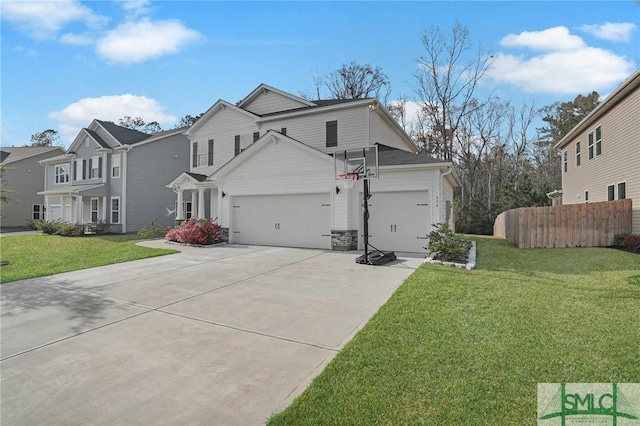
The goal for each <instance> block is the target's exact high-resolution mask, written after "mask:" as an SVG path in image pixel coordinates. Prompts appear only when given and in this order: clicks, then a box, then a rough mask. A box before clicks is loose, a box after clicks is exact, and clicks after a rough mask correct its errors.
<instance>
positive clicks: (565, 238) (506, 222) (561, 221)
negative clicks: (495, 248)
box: [493, 199, 631, 248]
mask: <svg viewBox="0 0 640 426" xmlns="http://www.w3.org/2000/svg"><path fill="white" fill-rule="evenodd" d="M627 233H631V199H625V200H616V201H605V202H602V203H588V204H565V205H561V206H549V207H524V208H520V209H514V210H508V211H506V212H503V213H501V214H499V215H498V217H497V218H496V221H495V222H494V224H493V235H494V236H496V237H502V238H504V239H506V240H508V241H511V242H512V243H513V244H515V245H516V246H517V247H518V248H554V247H597V246H611V245H613V237H614V236H615V235H616V234H627Z"/></svg>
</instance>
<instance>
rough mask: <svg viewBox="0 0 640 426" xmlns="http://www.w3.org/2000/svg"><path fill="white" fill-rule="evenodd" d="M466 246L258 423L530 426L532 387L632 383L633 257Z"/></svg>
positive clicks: (636, 280) (492, 242)
mask: <svg viewBox="0 0 640 426" xmlns="http://www.w3.org/2000/svg"><path fill="white" fill-rule="evenodd" d="M470 238H473V239H475V240H476V241H477V246H478V269H476V270H473V271H465V270H459V269H453V268H448V267H444V266H436V265H430V264H425V265H423V266H422V267H421V268H420V269H419V270H417V271H416V272H415V273H414V274H413V275H412V276H411V277H409V278H408V279H407V281H405V283H404V284H403V285H402V286H401V287H400V288H399V289H398V290H397V291H396V293H395V294H394V295H393V296H392V298H391V299H390V300H389V301H388V302H387V304H385V305H384V306H383V307H382V308H381V310H380V311H379V312H378V313H377V314H376V315H375V316H374V317H373V318H372V320H371V321H370V322H369V323H368V324H367V326H366V327H365V328H364V329H362V330H361V331H360V333H358V335H357V336H356V337H355V338H354V339H353V340H352V341H351V342H350V343H349V344H348V345H347V346H346V347H345V349H344V350H343V351H342V352H340V353H339V354H338V355H337V356H336V358H335V359H334V360H333V361H332V362H331V363H330V364H329V365H328V366H327V368H326V369H325V370H324V371H323V372H322V373H321V374H320V375H319V376H318V377H317V378H316V379H315V380H314V382H313V383H312V384H311V386H310V387H309V388H308V389H307V390H306V391H305V392H304V393H303V394H302V395H301V396H299V397H298V398H297V399H296V400H295V401H294V403H293V404H292V405H291V406H290V407H289V408H287V409H286V410H285V411H284V412H282V413H279V414H277V415H275V416H273V417H272V418H271V420H270V422H269V424H270V425H290V424H295V425H317V424H358V425H365V424H366V425H373V424H385V425H398V424H487V425H496V424H535V423H536V411H537V399H536V398H537V397H536V392H537V384H538V383H561V382H568V383H585V382H586V383H599V382H619V383H623V382H631V383H637V382H640V363H639V362H638V353H639V352H638V351H639V350H640V346H639V343H638V342H640V255H638V254H633V253H628V252H623V251H620V250H614V249H608V248H588V249H580V248H577V249H538V250H519V249H517V248H514V247H513V246H512V245H511V244H510V243H508V242H506V241H504V240H498V239H492V238H483V237H470Z"/></svg>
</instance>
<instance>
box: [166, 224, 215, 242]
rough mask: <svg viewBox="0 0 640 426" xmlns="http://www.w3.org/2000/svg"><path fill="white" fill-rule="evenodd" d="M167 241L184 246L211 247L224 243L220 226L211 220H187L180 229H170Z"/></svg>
mask: <svg viewBox="0 0 640 426" xmlns="http://www.w3.org/2000/svg"><path fill="white" fill-rule="evenodd" d="M164 239H165V240H166V241H173V242H176V243H182V244H199V245H211V244H216V243H221V242H222V237H221V235H220V225H218V224H217V223H213V222H212V221H211V219H207V220H196V219H193V218H192V219H188V220H185V221H184V222H183V223H182V225H180V226H179V227H178V228H173V229H170V230H169V232H167V235H166V236H165V237H164Z"/></svg>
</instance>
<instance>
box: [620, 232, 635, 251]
mask: <svg viewBox="0 0 640 426" xmlns="http://www.w3.org/2000/svg"><path fill="white" fill-rule="evenodd" d="M615 239H616V240H617V241H616V245H619V246H620V247H622V248H624V249H627V250H631V251H640V235H639V234H624V235H616V237H615Z"/></svg>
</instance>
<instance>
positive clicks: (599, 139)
mask: <svg viewBox="0 0 640 426" xmlns="http://www.w3.org/2000/svg"><path fill="white" fill-rule="evenodd" d="M600 154H602V126H598V127H596V156H598V155H600Z"/></svg>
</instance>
